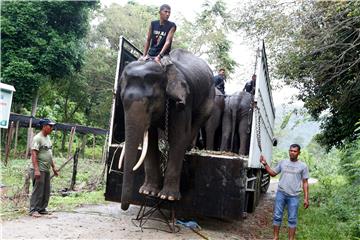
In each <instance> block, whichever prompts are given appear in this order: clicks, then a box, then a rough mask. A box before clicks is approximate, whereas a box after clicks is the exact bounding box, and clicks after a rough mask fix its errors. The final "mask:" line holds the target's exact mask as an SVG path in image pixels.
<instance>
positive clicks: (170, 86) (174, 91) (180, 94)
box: [161, 57, 190, 105]
mask: <svg viewBox="0 0 360 240" xmlns="http://www.w3.org/2000/svg"><path fill="white" fill-rule="evenodd" d="M163 60H164V61H163ZM161 63H162V65H163V67H164V69H165V73H166V77H167V85H166V93H167V94H168V95H169V97H170V98H172V99H173V100H175V101H176V102H178V103H180V104H181V105H185V104H186V98H187V96H188V95H189V93H190V90H189V85H188V84H187V82H186V80H185V76H184V75H183V74H182V73H181V72H180V71H179V70H178V69H177V67H176V66H175V64H174V63H173V62H171V60H170V58H169V57H164V58H163V59H162V61H161Z"/></svg>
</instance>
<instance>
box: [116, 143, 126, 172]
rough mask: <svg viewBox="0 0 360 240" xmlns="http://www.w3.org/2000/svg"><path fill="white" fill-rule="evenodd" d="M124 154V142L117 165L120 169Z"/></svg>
mask: <svg viewBox="0 0 360 240" xmlns="http://www.w3.org/2000/svg"><path fill="white" fill-rule="evenodd" d="M124 155H125V144H124V147H123V148H122V149H121V154H120V158H119V165H118V168H119V169H121V167H122V163H123V161H124Z"/></svg>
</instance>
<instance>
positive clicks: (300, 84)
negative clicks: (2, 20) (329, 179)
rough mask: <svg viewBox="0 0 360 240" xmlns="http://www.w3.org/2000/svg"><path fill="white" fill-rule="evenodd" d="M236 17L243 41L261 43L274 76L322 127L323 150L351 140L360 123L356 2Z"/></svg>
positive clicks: (292, 5) (264, 7)
mask: <svg viewBox="0 0 360 240" xmlns="http://www.w3.org/2000/svg"><path fill="white" fill-rule="evenodd" d="M257 4H259V2H254V3H252V4H250V5H249V6H247V7H246V8H245V10H244V11H242V13H241V14H239V15H238V21H239V24H238V26H239V27H241V28H242V29H244V30H245V31H246V32H247V34H248V36H249V38H251V39H258V38H262V37H264V38H265V40H266V42H267V43H268V46H269V49H270V51H271V53H270V54H268V56H269V58H273V60H274V62H275V64H276V76H277V77H278V78H281V79H283V80H284V81H285V82H286V83H287V84H288V85H291V86H294V87H296V88H298V89H299V90H300V94H299V95H298V99H299V100H302V101H304V103H305V107H306V109H307V110H308V111H309V113H310V114H311V115H312V116H313V117H314V118H315V119H318V120H321V121H322V125H321V128H322V130H323V131H322V133H321V134H320V135H319V136H318V138H317V139H318V140H319V141H320V142H321V143H322V144H323V145H326V146H327V148H328V149H330V148H331V147H332V146H341V145H342V144H343V143H344V141H353V140H354V139H355V137H356V136H355V135H354V129H355V125H354V124H355V123H356V122H357V120H358V119H359V117H360V81H359V80H360V79H359V78H360V75H359V74H358V73H359V71H360V69H359V67H360V58H359V55H360V31H359V28H360V15H359V11H358V9H359V7H360V3H359V2H358V1H336V2H326V1H320V2H319V1H301V2H296V1H294V2H288V3H286V4H284V3H281V1H273V0H267V1H261V3H260V4H259V6H257Z"/></svg>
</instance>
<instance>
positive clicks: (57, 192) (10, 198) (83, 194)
mask: <svg viewBox="0 0 360 240" xmlns="http://www.w3.org/2000/svg"><path fill="white" fill-rule="evenodd" d="M65 161H66V159H65V158H55V165H56V167H57V168H59V167H60V166H61V165H62V164H63V163H64V162H65ZM29 166H30V160H29V159H10V160H9V163H8V165H7V166H6V167H5V166H3V165H2V166H1V169H0V174H1V183H2V185H5V186H6V187H5V188H3V189H5V192H3V193H2V195H1V209H0V216H1V218H2V219H13V218H17V217H19V216H23V215H26V214H27V212H28V207H29V196H22V197H14V196H15V195H16V194H17V193H19V192H20V191H21V189H22V187H23V185H24V176H25V172H26V170H27V168H28V167H29ZM103 167H104V164H103V163H102V162H101V161H100V160H93V159H82V158H79V162H78V170H77V177H76V185H75V190H76V191H73V192H71V194H70V195H68V196H66V197H63V196H62V195H61V191H66V190H68V189H69V187H70V183H71V176H72V168H73V164H72V161H71V162H69V163H68V164H67V165H66V166H65V167H64V168H63V169H62V170H61V171H60V175H59V176H58V177H54V178H53V179H52V180H51V197H50V202H49V206H48V208H49V210H51V211H53V210H55V211H61V210H72V209H73V208H75V207H78V206H82V205H85V204H103V203H105V200H104V195H103V194H104V191H105V190H104V184H103V181H101V180H102V179H101V178H100V177H101V173H102V170H103ZM51 173H52V172H51ZM31 190H32V187H31V186H30V193H31Z"/></svg>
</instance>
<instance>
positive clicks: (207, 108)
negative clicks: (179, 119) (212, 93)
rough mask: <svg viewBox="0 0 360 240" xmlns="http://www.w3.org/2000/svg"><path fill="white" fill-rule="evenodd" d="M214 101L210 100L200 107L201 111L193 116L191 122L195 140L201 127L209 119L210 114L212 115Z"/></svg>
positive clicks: (192, 136) (192, 134)
mask: <svg viewBox="0 0 360 240" xmlns="http://www.w3.org/2000/svg"><path fill="white" fill-rule="evenodd" d="M213 107H214V103H213V101H212V100H208V101H207V102H206V103H205V104H204V106H203V107H202V108H201V109H200V112H198V113H197V114H196V116H195V117H194V118H193V120H192V122H191V140H192V141H193V140H194V139H195V138H196V136H197V134H198V132H199V130H200V128H201V127H202V126H203V124H204V123H205V122H206V121H207V120H208V119H209V116H210V115H211V112H212V110H213Z"/></svg>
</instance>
